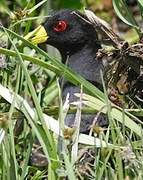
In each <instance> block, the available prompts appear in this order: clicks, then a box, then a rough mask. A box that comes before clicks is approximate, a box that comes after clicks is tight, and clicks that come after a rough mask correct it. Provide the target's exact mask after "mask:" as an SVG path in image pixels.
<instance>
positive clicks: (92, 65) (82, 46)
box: [43, 10, 106, 132]
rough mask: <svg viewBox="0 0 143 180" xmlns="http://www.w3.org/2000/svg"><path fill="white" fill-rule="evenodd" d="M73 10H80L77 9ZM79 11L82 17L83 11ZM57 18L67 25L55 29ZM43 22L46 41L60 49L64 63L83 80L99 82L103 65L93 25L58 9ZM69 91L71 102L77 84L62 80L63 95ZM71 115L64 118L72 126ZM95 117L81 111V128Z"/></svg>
mask: <svg viewBox="0 0 143 180" xmlns="http://www.w3.org/2000/svg"><path fill="white" fill-rule="evenodd" d="M76 13H78V14H80V13H79V12H77V11H76ZM80 15H81V16H82V17H84V15H82V14H80ZM84 18H86V17H84ZM59 22H62V23H63V22H64V23H66V25H65V26H66V27H65V26H64V27H63V28H65V29H61V31H60V30H59V31H58V29H55V28H57V24H58V23H59ZM63 25H64V24H63ZM43 26H44V28H45V30H46V31H47V33H48V39H47V44H50V45H52V46H54V47H56V48H57V49H58V50H59V51H60V53H61V56H62V61H63V63H66V64H67V65H68V66H69V67H70V68H72V69H73V70H74V71H75V72H77V73H79V74H80V75H81V76H83V77H84V78H85V79H86V80H88V81H90V82H92V83H93V84H95V85H99V86H100V85H101V78H100V70H103V69H104V67H103V64H102V62H101V61H98V60H97V59H96V53H97V51H98V49H99V48H101V46H100V44H99V43H98V38H97V33H96V31H95V28H94V27H93V26H92V25H91V24H89V23H87V22H86V21H84V20H83V19H81V18H80V17H78V16H77V15H76V14H75V13H73V11H72V10H62V11H59V12H58V13H56V14H55V15H54V16H52V17H49V18H48V19H47V20H46V22H45V23H44V24H43ZM58 28H62V27H58ZM66 60H67V62H66ZM68 92H69V93H70V98H69V100H70V102H71V101H74V100H76V98H75V97H74V93H75V92H80V88H79V87H76V86H74V85H73V84H71V83H69V82H67V81H66V80H65V81H64V86H63V98H65V96H66V94H67V93H68ZM74 116H75V115H74V114H71V115H68V116H67V118H66V120H65V122H66V124H67V125H69V126H72V124H73V122H74ZM94 117H95V115H82V120H81V132H84V131H86V130H87V129H88V128H89V124H91V123H92V121H93V119H94ZM99 124H100V125H104V124H106V121H105V119H104V118H100V119H99Z"/></svg>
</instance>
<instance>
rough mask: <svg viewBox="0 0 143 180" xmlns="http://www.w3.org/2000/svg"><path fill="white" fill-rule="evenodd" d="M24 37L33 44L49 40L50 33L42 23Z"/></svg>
mask: <svg viewBox="0 0 143 180" xmlns="http://www.w3.org/2000/svg"><path fill="white" fill-rule="evenodd" d="M24 38H25V39H26V40H30V41H31V42H32V43H33V44H41V43H44V42H46V41H47V39H48V34H47V32H46V30H45V28H44V26H41V25H40V26H38V27H37V28H36V29H34V30H33V31H32V32H30V33H28V34H27V35H26V36H25V37H24Z"/></svg>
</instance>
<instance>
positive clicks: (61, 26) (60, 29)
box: [53, 21, 68, 32]
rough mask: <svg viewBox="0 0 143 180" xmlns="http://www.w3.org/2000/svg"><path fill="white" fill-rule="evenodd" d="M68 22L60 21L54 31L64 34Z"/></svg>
mask: <svg viewBox="0 0 143 180" xmlns="http://www.w3.org/2000/svg"><path fill="white" fill-rule="evenodd" d="M67 25H68V24H67V22H66V21H58V23H57V24H56V25H55V26H54V28H53V29H54V31H56V32H63V31H65V30H66V29H67Z"/></svg>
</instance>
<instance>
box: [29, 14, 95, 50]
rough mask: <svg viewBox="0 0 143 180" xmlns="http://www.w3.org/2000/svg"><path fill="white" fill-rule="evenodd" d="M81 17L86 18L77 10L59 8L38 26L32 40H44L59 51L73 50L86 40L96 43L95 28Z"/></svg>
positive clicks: (41, 41)
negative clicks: (59, 9)
mask: <svg viewBox="0 0 143 180" xmlns="http://www.w3.org/2000/svg"><path fill="white" fill-rule="evenodd" d="M79 16H80V17H79ZM83 18H84V19H86V17H85V16H84V15H83V14H81V13H79V12H78V11H72V10H61V11H59V12H57V13H56V14H55V15H53V16H51V17H49V18H48V19H47V20H46V21H45V23H43V24H42V25H41V26H40V27H39V30H38V31H37V32H36V33H35V36H34V37H33V38H32V42H33V43H35V44H40V43H44V42H45V43H47V44H50V45H52V46H54V47H56V48H58V49H59V50H60V51H75V50H78V49H79V48H80V47H81V46H83V45H84V44H86V43H88V42H95V43H96V41H97V34H96V31H95V28H94V27H93V26H92V25H91V24H90V23H88V22H87V21H85V20H84V19H83Z"/></svg>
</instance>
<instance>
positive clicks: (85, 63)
mask: <svg viewBox="0 0 143 180" xmlns="http://www.w3.org/2000/svg"><path fill="white" fill-rule="evenodd" d="M100 48H101V47H100V45H97V44H92V43H87V44H86V45H84V46H83V47H82V48H81V49H78V50H77V51H74V52H73V51H71V52H68V54H62V56H63V58H64V60H63V62H64V63H66V64H67V65H68V66H69V67H70V68H71V69H72V70H74V71H75V72H77V73H78V74H80V75H81V76H83V77H84V78H85V79H86V80H88V81H91V82H93V83H94V82H95V84H96V83H101V78H100V70H102V69H103V65H102V62H101V61H99V60H97V59H96V53H97V51H98V49H100Z"/></svg>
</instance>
